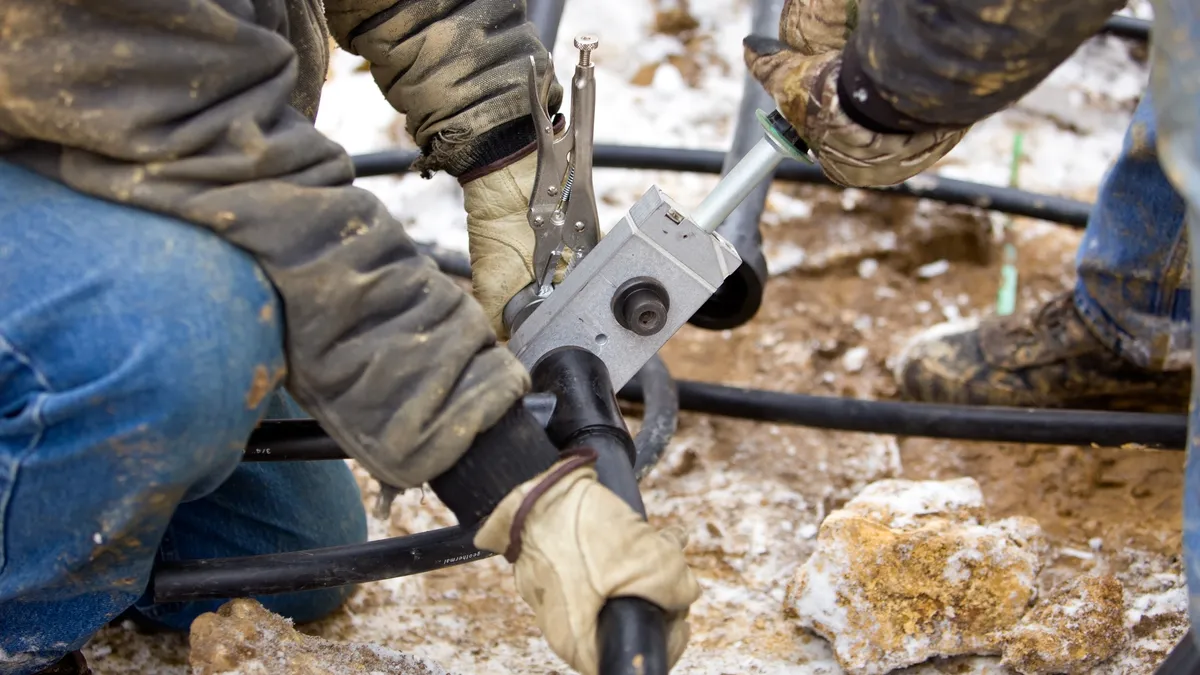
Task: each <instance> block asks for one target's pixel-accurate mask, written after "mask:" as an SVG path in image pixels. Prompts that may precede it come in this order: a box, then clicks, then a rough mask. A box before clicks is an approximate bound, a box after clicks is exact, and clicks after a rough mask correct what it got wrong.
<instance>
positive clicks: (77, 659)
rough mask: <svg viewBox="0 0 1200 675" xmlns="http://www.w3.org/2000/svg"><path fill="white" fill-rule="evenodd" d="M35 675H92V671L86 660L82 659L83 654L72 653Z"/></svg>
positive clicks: (78, 652) (79, 652)
mask: <svg viewBox="0 0 1200 675" xmlns="http://www.w3.org/2000/svg"><path fill="white" fill-rule="evenodd" d="M37 675H92V669H91V668H89V667H88V664H87V659H85V658H83V652H81V651H73V652H71V653H70V654H67V655H66V656H64V657H62V658H61V659H59V660H58V663H55V664H54V665H52V666H47V667H46V668H44V669H42V670H40V671H38V674H37Z"/></svg>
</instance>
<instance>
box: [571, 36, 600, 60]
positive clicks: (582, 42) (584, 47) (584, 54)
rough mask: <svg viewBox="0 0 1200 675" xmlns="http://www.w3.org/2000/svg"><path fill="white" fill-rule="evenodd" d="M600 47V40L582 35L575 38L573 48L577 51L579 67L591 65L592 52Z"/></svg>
mask: <svg viewBox="0 0 1200 675" xmlns="http://www.w3.org/2000/svg"><path fill="white" fill-rule="evenodd" d="M599 46H600V38H598V37H596V36H595V35H589V34H587V33H584V34H583V35H579V36H577V37H576V38H575V48H576V49H578V50H579V65H581V66H590V65H592V50H593V49H595V48H596V47H599Z"/></svg>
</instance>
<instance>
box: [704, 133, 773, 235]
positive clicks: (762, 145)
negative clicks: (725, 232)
mask: <svg viewBox="0 0 1200 675" xmlns="http://www.w3.org/2000/svg"><path fill="white" fill-rule="evenodd" d="M783 157H784V156H783V154H782V153H780V152H779V151H778V150H776V149H775V145H774V144H773V143H771V141H769V140H767V139H766V138H764V139H762V140H761V141H759V142H758V143H757V144H756V145H755V146H754V147H753V148H750V152H747V153H746V156H745V157H743V158H742V161H740V162H738V163H737V164H736V165H735V166H734V167H733V168H732V169H730V170H729V173H727V174H725V177H724V178H722V179H721V181H720V182H719V183H717V187H715V188H713V191H712V192H710V193H708V196H707V197H705V198H704V201H703V202H701V203H700V206H697V207H696V209H695V210H694V211H692V214H691V216H692V221H693V222H695V223H696V225H699V226H700V229H702V230H704V231H705V232H714V231H716V229H717V227H719V226H720V225H721V223H723V222H725V217H726V216H728V215H729V214H730V213H732V212H733V210H734V209H736V208H737V206H738V204H741V203H742V200H743V199H745V198H746V195H748V194H750V193H751V192H753V191H754V188H756V187H758V185H759V184H760V183H762V181H764V180H766V179H767V178H769V177H770V176H771V174H772V173H773V172H774V171H775V168H776V167H778V166H779V164H780V162H782V161H783Z"/></svg>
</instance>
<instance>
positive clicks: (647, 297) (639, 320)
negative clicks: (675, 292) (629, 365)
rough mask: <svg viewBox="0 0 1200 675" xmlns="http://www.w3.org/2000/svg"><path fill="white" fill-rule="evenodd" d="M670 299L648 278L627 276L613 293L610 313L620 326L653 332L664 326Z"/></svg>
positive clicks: (641, 333) (646, 332)
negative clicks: (611, 311) (627, 279)
mask: <svg viewBox="0 0 1200 675" xmlns="http://www.w3.org/2000/svg"><path fill="white" fill-rule="evenodd" d="M670 308H671V298H670V296H669V295H667V289H665V288H663V286H662V284H660V283H658V281H656V280H654V279H651V278H649V277H639V278H637V279H630V280H629V281H627V282H625V283H624V284H622V285H621V287H620V288H618V289H617V292H616V293H614V294H613V315H614V316H615V317H616V319H617V323H619V324H621V327H623V328H626V329H628V330H631V331H633V332H634V333H637V334H638V335H642V336H647V335H654V334H655V333H657V332H659V331H660V330H662V329H663V328H664V327H666V325H667V312H668V310H670Z"/></svg>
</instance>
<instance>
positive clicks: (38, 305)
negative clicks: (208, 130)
mask: <svg viewBox="0 0 1200 675" xmlns="http://www.w3.org/2000/svg"><path fill="white" fill-rule="evenodd" d="M280 316H281V308H280V306H279V304H278V300H277V297H276V295H275V292H274V289H273V288H272V287H271V285H270V283H269V282H268V281H267V279H266V277H265V276H264V274H263V273H262V271H261V270H260V269H259V267H258V266H257V265H256V264H255V263H254V262H253V260H252V259H251V258H250V257H249V256H248V255H247V254H245V253H244V252H242V251H240V250H239V249H236V248H234V247H233V246H230V245H228V244H226V243H224V242H223V241H221V240H220V239H218V238H217V237H216V236H214V235H212V234H211V233H209V232H207V231H204V230H201V229H199V228H195V227H192V226H190V225H188V224H185V223H183V222H180V221H176V220H172V219H168V218H164V217H161V216H158V215H155V214H151V213H148V212H144V211H139V210H133V209H129V208H126V207H123V206H120V205H117V204H112V203H108V202H101V201H98V200H94V199H91V198H88V197H86V196H84V195H81V194H79V193H76V192H74V191H71V190H68V189H66V188H64V187H62V186H60V185H59V184H57V183H54V182H52V181H49V180H46V179H43V178H41V177H38V176H35V175H34V174H31V173H28V172H26V171H24V170H21V169H18V168H16V167H14V166H12V165H9V164H5V163H3V162H0V674H21V675H24V674H25V673H32V672H36V671H37V670H39V669H41V668H42V667H44V666H45V665H47V664H48V663H51V662H53V661H55V660H57V659H58V658H60V657H61V656H62V655H64V654H65V653H67V652H68V651H70V650H74V649H78V648H79V647H81V646H82V645H83V644H84V643H85V642H86V641H87V640H88V638H89V637H90V636H91V635H92V634H93V633H94V632H95V631H96V630H97V629H98V628H100V627H102V626H103V625H104V624H105V623H106V622H108V621H110V620H111V619H113V618H114V617H116V616H117V615H118V614H120V613H122V612H123V611H125V610H126V609H128V608H130V607H134V608H135V611H137V612H140V613H141V614H143V615H144V616H145V617H146V618H147V619H149V620H151V621H153V622H157V623H159V624H161V625H163V626H166V627H168V628H174V629H184V628H186V627H187V626H188V625H190V623H191V621H192V619H193V618H195V617H196V616H197V615H198V614H200V613H202V612H205V611H211V610H214V609H216V608H217V607H218V606H219V605H220V604H222V601H205V602H192V603H186V604H182V603H181V604H171V605H156V604H153V603H152V602H151V601H150V600H149V598H147V597H144V596H145V591H146V585H147V581H148V579H149V576H150V572H151V568H152V566H153V564H154V563H155V561H156V560H175V559H188V558H212V557H224V556H239V555H253V554H261V553H272V552H280V551H289V550H300V549H305V548H314V547H323V546H333V545H339V544H347V543H356V542H362V541H366V538H367V533H366V515H365V513H364V510H363V507H362V503H361V499H360V493H359V490H358V486H357V484H356V482H355V480H354V478H353V476H352V475H351V473H350V470H349V468H348V466H347V465H346V463H345V462H305V463H262V464H241V462H240V458H241V447H242V444H243V443H244V442H245V440H246V438H247V436H248V435H249V434H250V432H251V431H252V430H253V428H254V427H255V425H256V424H257V423H258V421H259V419H260V418H261V417H262V416H263V414H264V412H265V411H266V409H267V407H268V404H270V405H272V406H273V407H274V408H275V409H274V411H273V412H275V413H277V414H279V415H280V416H292V415H291V414H289V411H288V410H287V409H286V407H287V406H288V405H294V404H291V403H290V401H289V400H288V399H287V398H285V397H283V396H281V394H280V392H281V391H282V390H281V389H278V385H279V382H280V381H281V379H282V376H283V374H284V372H285V371H284V365H285V361H284V356H283V353H282V344H283V328H282V324H281V321H280ZM291 412H293V413H294V411H291ZM349 591H350V589H349V588H340V589H328V590H321V591H314V592H308V593H295V594H287V595H277V596H269V597H264V598H260V601H262V602H263V603H264V604H265V605H266V606H267V607H268V608H270V609H272V610H274V611H276V612H279V613H282V614H284V615H287V616H289V617H291V618H293V619H295V620H297V621H306V620H311V619H315V618H319V617H320V616H323V615H325V614H327V613H329V612H331V611H333V610H334V609H336V608H337V607H338V606H339V605H340V604H341V603H342V602H343V601H344V599H345V598H346V597H347V595H348V594H349Z"/></svg>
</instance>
